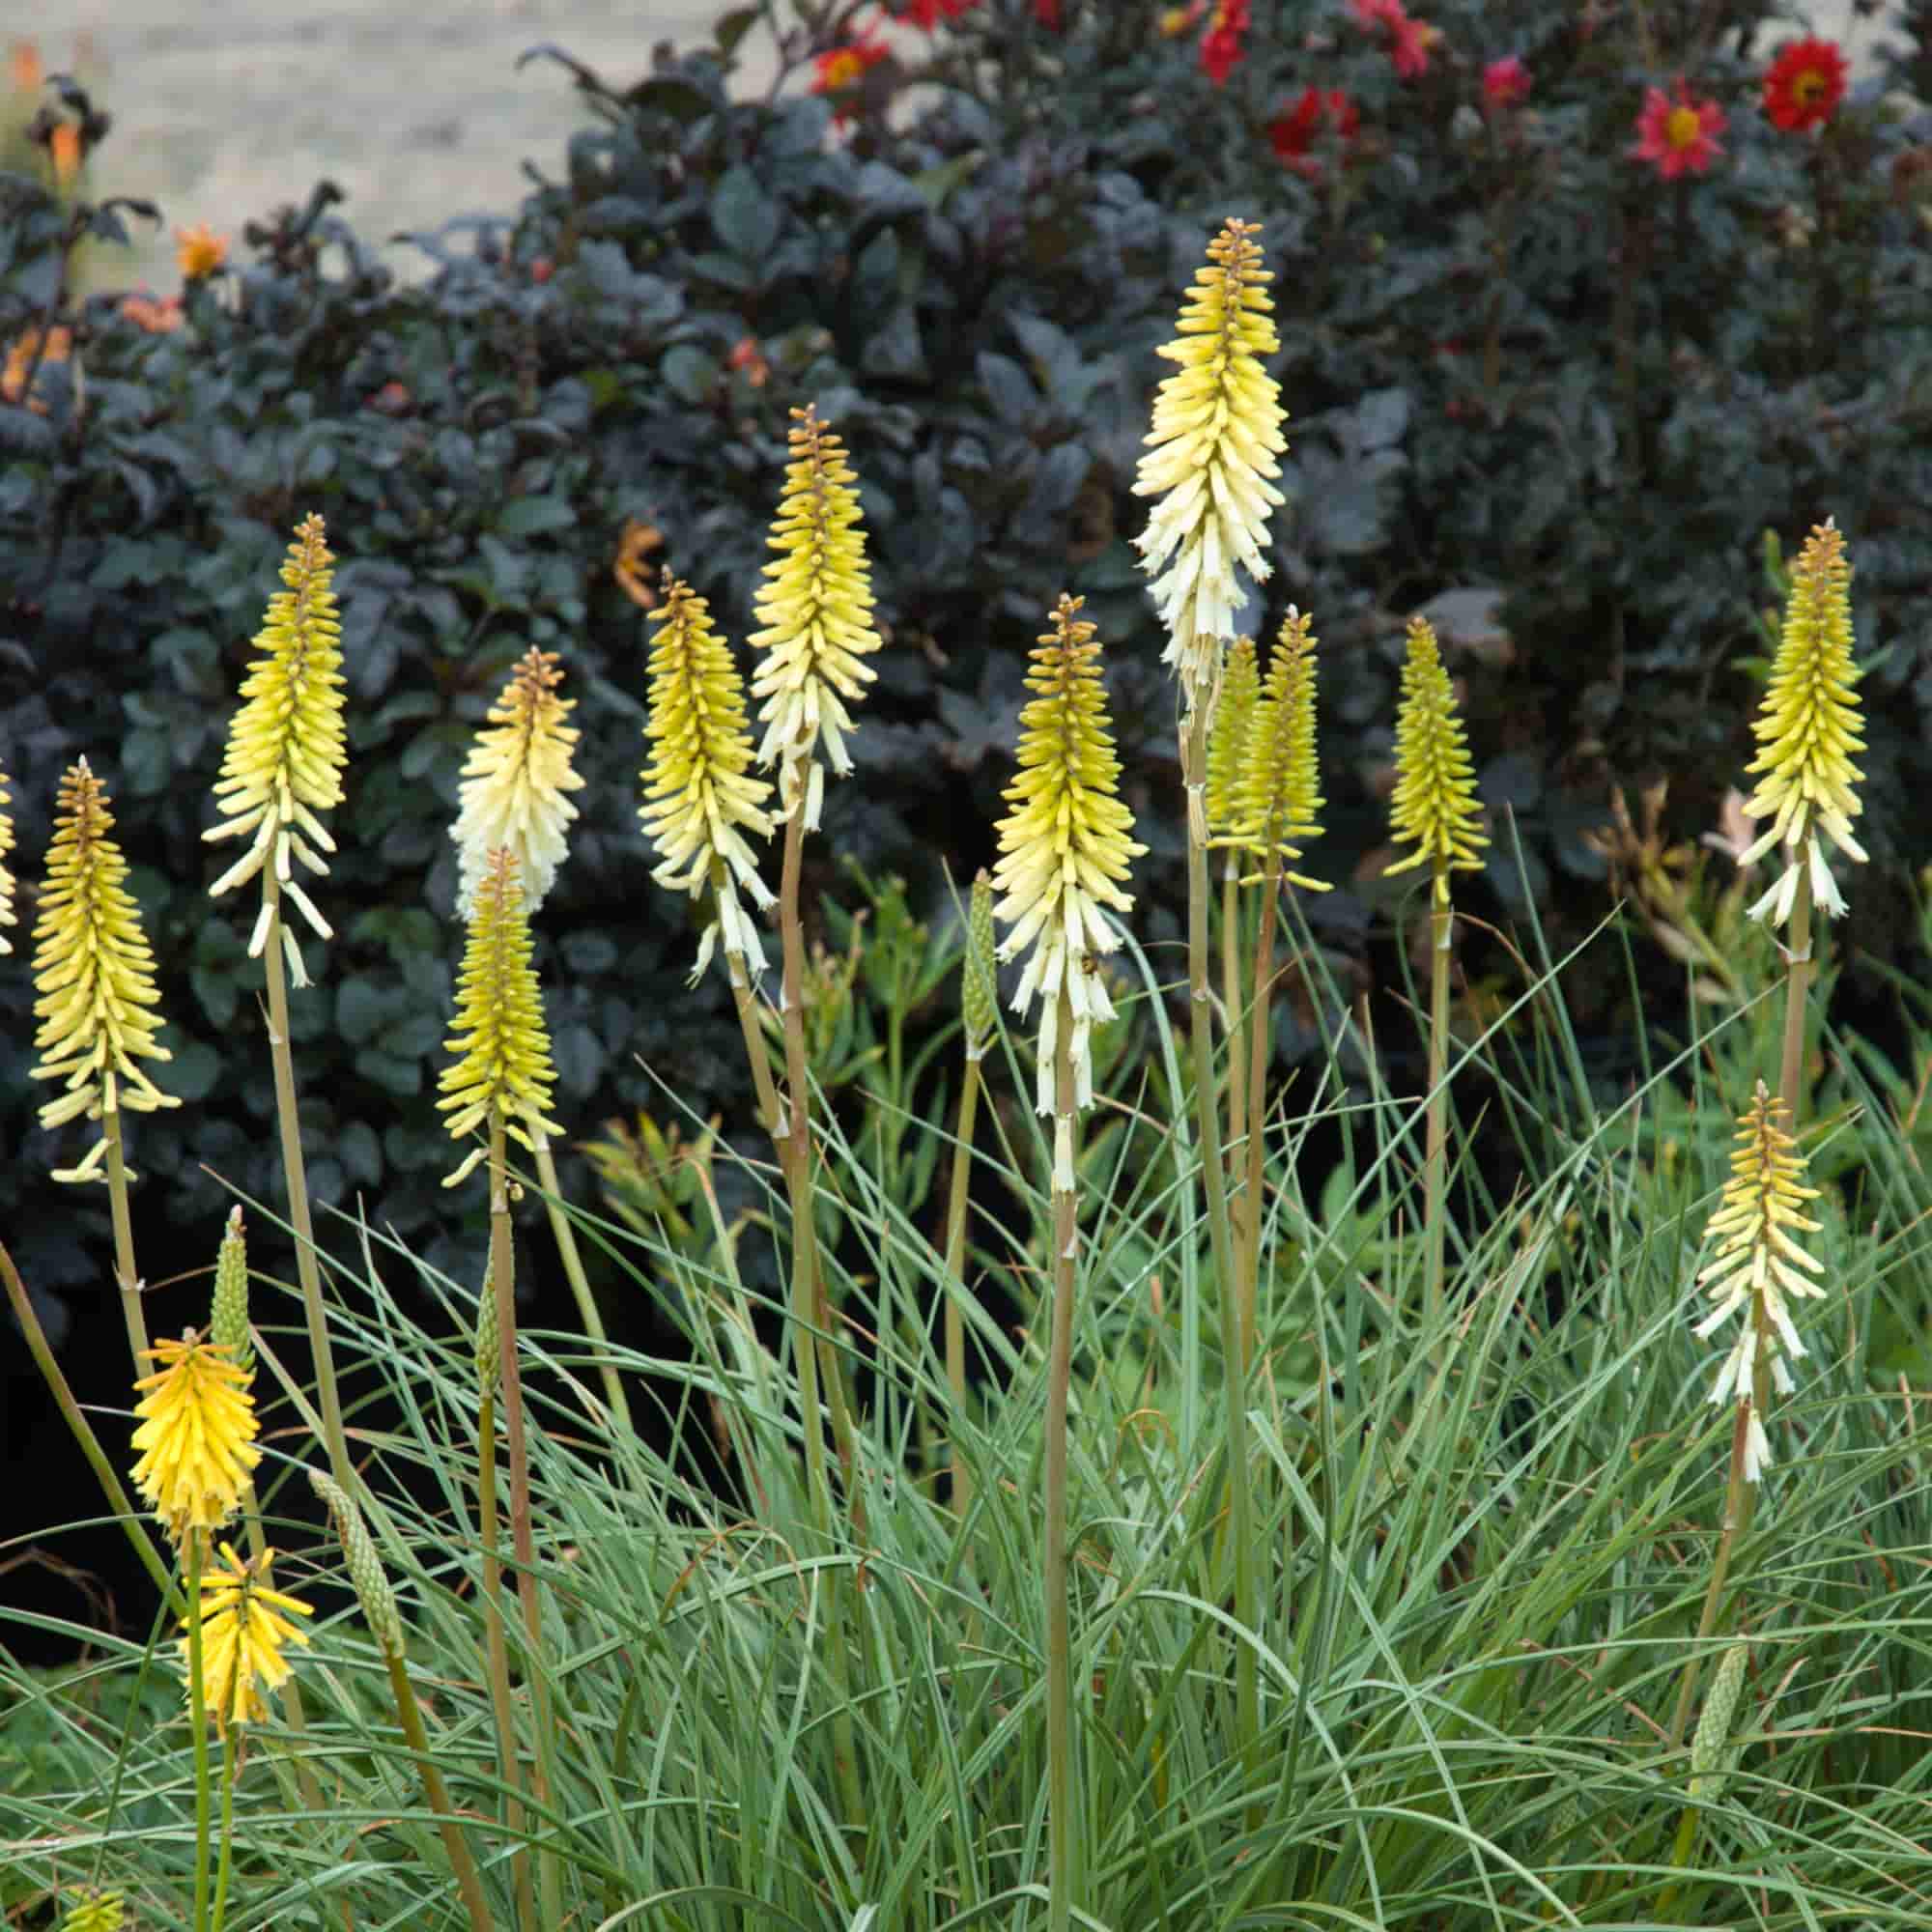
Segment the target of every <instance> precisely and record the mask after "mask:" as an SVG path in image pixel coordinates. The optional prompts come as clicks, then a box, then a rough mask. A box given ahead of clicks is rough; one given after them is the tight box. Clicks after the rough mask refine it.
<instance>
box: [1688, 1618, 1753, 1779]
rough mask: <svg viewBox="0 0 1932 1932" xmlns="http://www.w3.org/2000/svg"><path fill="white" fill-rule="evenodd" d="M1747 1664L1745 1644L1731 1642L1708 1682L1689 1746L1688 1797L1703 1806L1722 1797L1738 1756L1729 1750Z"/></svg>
mask: <svg viewBox="0 0 1932 1932" xmlns="http://www.w3.org/2000/svg"><path fill="white" fill-rule="evenodd" d="M1749 1661H1750V1645H1749V1644H1747V1643H1734V1644H1732V1645H1731V1647H1730V1649H1728V1650H1727V1651H1725V1653H1724V1654H1723V1656H1722V1658H1721V1659H1719V1663H1718V1674H1717V1676H1716V1677H1714V1678H1713V1679H1712V1680H1711V1694H1710V1695H1709V1696H1708V1697H1707V1698H1705V1700H1704V1713H1703V1716H1702V1717H1700V1718H1699V1719H1697V1734H1696V1736H1695V1737H1694V1738H1693V1739H1692V1740H1691V1743H1690V1796H1691V1797H1692V1798H1697V1799H1701V1800H1702V1801H1703V1802H1704V1803H1705V1804H1716V1803H1717V1802H1718V1800H1719V1799H1720V1798H1721V1797H1722V1796H1723V1795H1724V1782H1725V1780H1726V1778H1727V1777H1728V1776H1730V1773H1731V1769H1732V1765H1733V1764H1734V1762H1735V1760H1736V1757H1737V1753H1736V1752H1735V1751H1733V1750H1732V1748H1731V1724H1732V1722H1733V1720H1734V1719H1736V1717H1737V1710H1738V1697H1739V1695H1740V1693H1741V1692H1742V1691H1743V1690H1744V1687H1745V1666H1746V1664H1747V1663H1748V1662H1749Z"/></svg>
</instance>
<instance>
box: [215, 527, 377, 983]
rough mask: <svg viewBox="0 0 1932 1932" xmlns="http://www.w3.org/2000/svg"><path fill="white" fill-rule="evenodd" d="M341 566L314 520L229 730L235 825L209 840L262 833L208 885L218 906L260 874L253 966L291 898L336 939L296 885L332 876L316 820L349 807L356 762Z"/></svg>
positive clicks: (328, 841)
mask: <svg viewBox="0 0 1932 1932" xmlns="http://www.w3.org/2000/svg"><path fill="white" fill-rule="evenodd" d="M334 561H335V558H334V557H333V555H331V554H330V553H329V549H328V546H327V544H326V543H325V542H324V541H323V522H322V519H321V518H320V517H317V516H311V517H308V518H306V519H305V520H304V521H303V522H302V523H301V524H300V526H298V528H297V530H296V536H295V541H294V542H293V543H292V544H290V546H289V554H288V560H287V561H286V562H285V563H284V564H283V565H282V582H283V583H284V584H286V585H287V586H288V587H287V588H286V589H284V590H278V591H277V592H276V593H275V594H274V596H272V597H271V598H270V600H269V614H268V618H267V621H266V622H265V623H264V624H263V626H262V629H261V631H260V632H259V633H258V634H257V635H256V638H255V642H256V645H257V647H258V648H259V649H261V650H262V651H263V652H264V653H265V655H263V656H262V657H260V658H258V659H257V660H256V662H255V665H254V668H252V669H251V670H250V671H249V673H248V676H247V678H246V679H245V680H244V681H243V683H242V686H241V696H242V700H243V701H242V705H241V709H240V710H239V711H238V712H237V713H236V714H235V718H234V722H233V723H232V724H231V725H229V727H228V753H227V755H226V757H224V758H223V760H222V763H221V777H220V779H219V780H218V781H216V783H215V787H214V801H215V807H216V809H217V810H219V811H220V813H221V814H222V817H223V819H224V820H225V821H226V822H225V823H223V824H220V825H216V826H213V827H212V828H211V829H210V830H209V831H207V832H204V833H203V834H202V835H201V836H202V837H203V838H205V839H208V840H210V841H211V842H212V841H213V840H216V839H221V838H240V837H241V835H242V834H243V833H249V832H252V833H253V834H254V837H253V838H251V839H250V840H249V842H248V849H247V851H246V852H244V853H243V854H242V855H241V858H240V859H239V860H237V861H236V863H235V864H234V865H233V866H231V867H229V868H228V870H227V871H225V872H224V873H222V875H221V876H220V878H218V879H216V880H215V882H214V883H213V885H212V886H210V887H209V889H208V895H209V897H210V898H219V897H220V896H221V895H222V894H224V893H226V892H230V891H232V890H233V889H234V888H235V887H237V886H240V885H243V884H245V883H246V882H247V881H248V880H249V879H252V878H254V877H255V876H256V875H257V874H258V873H260V874H262V876H263V892H262V910H261V913H260V915H259V916H258V917H257V919H256V921H255V929H254V931H253V933H252V934H251V935H250V936H249V940H248V956H249V958H251V959H258V958H260V957H261V954H262V949H263V947H264V946H265V945H267V943H268V938H269V929H270V925H271V924H274V923H276V907H277V904H278V902H279V898H280V896H281V895H287V896H288V898H289V899H290V900H291V901H292V902H293V903H294V904H295V906H296V907H297V909H298V911H299V912H300V913H301V916H302V917H303V918H304V919H305V920H306V921H307V922H308V923H309V925H310V927H311V928H312V929H313V930H314V931H315V932H316V934H317V935H318V936H319V937H321V938H323V939H329V938H332V937H333V936H334V933H333V929H332V928H331V927H330V925H329V923H328V922H327V920H325V919H324V918H323V916H322V915H321V913H319V912H318V911H317V910H316V909H315V906H314V904H313V902H312V901H311V900H310V898H309V896H308V895H307V894H306V893H305V892H303V891H302V889H301V887H300V885H299V884H298V882H297V879H296V876H295V869H294V863H293V862H294V861H296V860H299V861H300V862H301V864H302V865H303V866H305V867H307V868H308V869H309V870H310V871H312V872H317V873H325V874H326V873H327V870H328V865H327V861H326V860H325V859H324V858H323V857H322V854H323V853H324V852H332V851H334V850H335V841H334V839H332V838H330V837H329V836H328V832H327V828H326V827H325V826H324V825H323V822H322V820H321V819H320V818H319V817H318V816H317V815H316V814H317V813H318V812H322V811H327V810H329V809H330V808H331V807H332V806H337V805H340V804H341V803H342V772H343V768H344V766H345V765H346V764H347V762H348V752H347V749H346V743H345V739H344V736H343V724H342V681H343V680H342V669H341V666H342V652H341V649H340V648H339V645H338V641H337V640H338V639H339V638H340V636H341V632H342V626H341V625H340V624H339V623H338V622H337V621H336V616H335V593H334V591H333V590H332V589H331V588H330V587H329V585H330V582H331V573H330V565H332V564H333V563H334ZM270 860H272V861H273V864H272V866H270ZM271 887H272V890H271V889H270V888H271ZM281 933H282V950H283V952H285V954H286V955H287V958H288V962H289V975H290V978H291V980H293V981H294V983H295V984H296V985H298V986H306V985H307V984H308V983H309V980H308V975H307V974H306V973H305V972H304V971H303V969H302V958H301V952H300V949H299V948H298V946H297V945H296V943H295V938H294V935H293V934H291V933H290V931H289V929H288V926H287V924H286V923H283V924H282V927H281Z"/></svg>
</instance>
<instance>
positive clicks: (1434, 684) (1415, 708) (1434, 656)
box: [1388, 617, 1490, 906]
mask: <svg viewBox="0 0 1932 1932" xmlns="http://www.w3.org/2000/svg"><path fill="white" fill-rule="evenodd" d="M1395 761H1396V773H1397V777H1396V786H1395V796H1394V797H1393V799H1392V800H1391V801H1390V806H1389V818H1390V823H1391V827H1392V829H1393V831H1394V834H1395V838H1396V840H1397V842H1398V843H1401V844H1413V845H1414V847H1415V850H1414V851H1413V852H1411V853H1409V854H1408V856H1407V857H1406V858H1404V859H1398V860H1397V861H1396V862H1395V863H1394V864H1393V865H1391V866H1390V867H1388V870H1389V871H1390V872H1391V873H1394V872H1406V871H1407V870H1408V869H1409V868H1410V867H1413V866H1422V865H1427V866H1428V867H1429V868H1430V870H1431V872H1432V873H1433V875H1434V878H1435V903H1436V904H1437V905H1438V906H1446V905H1448V903H1449V874H1450V873H1451V872H1452V871H1468V870H1479V869H1480V868H1481V867H1482V863H1483V861H1482V857H1481V850H1482V847H1483V846H1485V845H1487V844H1488V843H1489V842H1490V841H1489V837H1488V835H1487V834H1486V833H1485V832H1484V831H1483V830H1482V819H1483V808H1482V806H1481V805H1480V804H1479V803H1478V802H1477V798H1476V781H1475V768H1474V767H1473V766H1472V765H1471V763H1470V762H1469V747H1468V740H1467V738H1466V736H1465V735H1464V733H1463V721H1462V718H1461V717H1460V716H1459V715H1458V713H1457V710H1456V693H1455V690H1454V688H1453V686H1452V685H1451V684H1450V682H1449V673H1448V671H1447V669H1446V668H1444V666H1443V663H1442V652H1441V648H1440V646H1439V645H1438V644H1437V643H1436V640H1435V627H1434V626H1433V625H1431V623H1430V622H1429V620H1428V619H1427V618H1426V617H1411V618H1410V619H1409V620H1408V660H1407V662H1406V664H1405V665H1404V666H1403V671H1402V706H1401V709H1400V711H1399V712H1398V714H1397V718H1396V727H1395Z"/></svg>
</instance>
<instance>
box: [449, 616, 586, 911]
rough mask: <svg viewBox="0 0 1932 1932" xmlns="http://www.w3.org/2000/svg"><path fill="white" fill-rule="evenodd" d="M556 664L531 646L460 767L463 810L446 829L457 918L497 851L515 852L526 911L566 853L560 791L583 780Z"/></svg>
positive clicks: (566, 815)
mask: <svg viewBox="0 0 1932 1932" xmlns="http://www.w3.org/2000/svg"><path fill="white" fill-rule="evenodd" d="M556 660H557V654H556V652H554V651H540V650H538V649H536V648H535V646H534V645H533V646H532V647H531V648H530V649H529V650H528V651H526V652H525V654H524V656H523V657H522V658H521V659H519V660H518V663H517V667H516V668H515V670H514V671H512V672H511V674H510V681H509V683H507V684H506V685H505V686H504V687H503V689H502V693H501V695H500V696H498V697H497V702H496V703H495V704H494V705H493V706H492V707H491V709H490V722H489V725H488V727H487V728H485V729H483V730H481V731H478V732H477V734H476V738H475V742H474V743H473V744H472V745H471V747H470V751H469V758H468V759H467V760H466V761H465V763H464V767H463V784H462V785H461V787H460V788H459V791H458V797H459V798H460V799H461V801H462V807H461V810H459V811H458V813H457V817H456V824H455V826H454V827H453V828H452V830H451V832H450V837H451V838H454V839H455V840H456V867H457V887H456V910H457V914H458V916H459V917H460V918H462V919H465V920H467V919H468V918H469V915H470V912H471V910H472V909H473V908H474V906H475V904H476V886H477V881H478V880H480V879H481V878H482V876H483V873H484V870H485V868H486V867H488V866H489V863H490V854H491V853H492V852H494V851H495V850H496V849H497V846H499V845H503V846H507V847H508V848H509V850H510V851H512V852H513V853H515V854H516V858H517V876H518V877H519V878H520V879H522V880H523V882H524V890H525V892H526V895H527V903H528V910H529V911H530V912H532V913H534V912H535V911H536V909H537V908H538V907H539V906H540V905H542V904H543V902H544V899H545V897H546V895H548V894H549V892H550V889H551V886H552V884H553V883H554V880H555V878H556V868H557V867H559V866H560V865H562V864H563V861H564V858H565V856H566V851H567V847H566V845H565V838H564V835H565V830H566V828H567V827H568V826H569V824H570V821H571V820H572V819H573V818H575V817H576V816H577V808H576V806H574V805H573V804H572V803H571V802H570V800H569V799H568V798H566V797H565V796H564V794H565V793H566V792H573V791H579V790H582V786H583V780H582V776H581V775H580V774H579V773H578V772H577V771H575V770H574V769H573V768H572V766H571V762H570V761H571V755H572V752H571V748H572V747H573V746H574V745H575V744H576V743H577V738H578V734H577V732H576V731H575V730H574V729H573V728H572V727H571V726H570V725H566V724H565V723H564V722H563V721H564V717H565V715H566V714H567V713H569V712H571V711H574V710H575V709H576V708H577V703H576V700H575V699H574V698H564V697H559V696H557V695H556V687H557V686H558V685H559V684H561V683H562V682H563V673H562V672H561V671H560V670H558V669H557V668H556Z"/></svg>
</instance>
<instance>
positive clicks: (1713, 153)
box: [1630, 75, 1724, 181]
mask: <svg viewBox="0 0 1932 1932" xmlns="http://www.w3.org/2000/svg"><path fill="white" fill-rule="evenodd" d="M1723 131H1724V110H1723V109H1722V108H1721V107H1719V105H1718V103H1717V102H1716V101H1715V100H1710V99H1705V100H1693V99H1691V98H1690V82H1689V81H1687V80H1685V79H1684V78H1683V77H1682V76H1681V75H1680V76H1679V78H1678V82H1677V98H1676V99H1674V100H1673V99H1671V98H1670V96H1669V95H1667V94H1665V93H1664V91H1663V90H1662V88H1661V87H1653V88H1650V89H1648V90H1646V92H1645V94H1644V97H1643V112H1642V113H1640V114H1639V115H1638V116H1637V117H1636V133H1637V138H1636V145H1635V146H1634V147H1633V148H1632V149H1631V151H1630V155H1631V158H1632V159H1633V160H1635V161H1651V162H1654V163H1655V164H1656V167H1657V171H1658V173H1659V174H1661V175H1662V177H1663V179H1664V180H1665V181H1675V180H1676V179H1677V178H1678V176H1680V175H1685V174H1692V175H1701V174H1703V173H1704V172H1705V171H1706V170H1707V169H1708V168H1709V167H1710V165H1711V163H1712V162H1713V161H1714V160H1716V159H1717V157H1718V156H1719V155H1721V154H1722V153H1723V152H1724V151H1723V149H1722V148H1721V147H1720V146H1719V142H1718V136H1719V134H1721V133H1722V132H1723Z"/></svg>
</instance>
